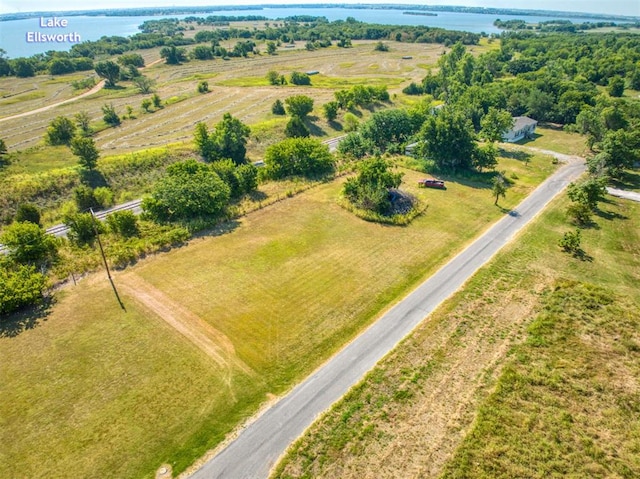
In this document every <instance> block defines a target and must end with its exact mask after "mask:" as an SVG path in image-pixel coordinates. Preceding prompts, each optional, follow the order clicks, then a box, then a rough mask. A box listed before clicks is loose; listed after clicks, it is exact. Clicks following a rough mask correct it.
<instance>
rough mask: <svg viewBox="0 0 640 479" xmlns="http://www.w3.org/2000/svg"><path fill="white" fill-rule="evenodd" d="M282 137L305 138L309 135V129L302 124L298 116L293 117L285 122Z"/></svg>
mask: <svg viewBox="0 0 640 479" xmlns="http://www.w3.org/2000/svg"><path fill="white" fill-rule="evenodd" d="M284 135H285V136H286V137H287V138H307V137H308V136H309V135H311V132H310V131H309V128H307V125H305V124H304V121H302V120H301V119H300V117H298V116H293V117H291V119H290V120H289V121H288V122H287V126H285V128H284Z"/></svg>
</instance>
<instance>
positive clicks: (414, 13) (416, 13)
mask: <svg viewBox="0 0 640 479" xmlns="http://www.w3.org/2000/svg"><path fill="white" fill-rule="evenodd" d="M402 14H403V15H422V16H424V17H437V16H438V14H437V13H433V12H402Z"/></svg>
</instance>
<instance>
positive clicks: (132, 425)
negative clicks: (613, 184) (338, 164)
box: [0, 157, 552, 477]
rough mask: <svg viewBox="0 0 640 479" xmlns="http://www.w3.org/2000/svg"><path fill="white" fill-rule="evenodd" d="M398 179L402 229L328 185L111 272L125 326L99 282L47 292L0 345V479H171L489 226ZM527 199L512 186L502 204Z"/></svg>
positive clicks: (464, 202) (478, 190) (455, 188)
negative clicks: (205, 345) (355, 211)
mask: <svg viewBox="0 0 640 479" xmlns="http://www.w3.org/2000/svg"><path fill="white" fill-rule="evenodd" d="M500 168H501V169H507V171H512V170H513V171H515V170H517V176H518V177H519V179H518V180H517V182H520V183H521V184H522V185H527V184H531V183H532V181H533V180H530V179H528V176H530V177H532V178H533V177H536V178H537V180H536V181H540V179H541V178H542V177H543V176H545V175H546V174H548V172H549V171H551V169H552V166H551V163H550V159H549V158H548V157H534V159H532V161H531V162H530V163H529V165H528V166H527V165H525V164H523V163H522V162H519V161H517V160H505V161H504V164H503V165H501V167H500ZM405 173H406V174H405V181H406V188H407V189H408V190H410V191H412V192H414V193H415V194H417V195H419V196H421V197H422V198H423V199H424V201H426V202H427V204H428V205H429V207H428V209H427V210H426V212H425V214H423V215H422V216H421V217H418V218H417V219H416V220H414V222H413V223H412V224H410V225H409V226H407V227H390V226H381V225H378V224H374V223H367V222H365V221H363V220H360V219H358V218H356V217H355V216H353V215H352V214H350V213H349V212H347V211H345V210H343V209H342V208H341V207H339V206H338V205H337V204H336V199H337V197H338V195H339V193H340V189H341V183H342V181H343V180H337V181H334V182H331V183H327V184H323V185H321V186H318V187H316V188H313V189H310V190H308V191H306V192H304V193H302V194H299V195H297V196H295V197H293V198H289V199H286V200H284V201H281V202H279V203H276V204H274V205H272V206H269V207H267V208H264V209H262V210H260V211H257V212H254V213H251V214H250V215H248V216H246V217H244V218H242V219H241V220H240V221H239V222H238V223H237V224H236V225H234V226H233V227H232V228H231V229H230V231H228V232H227V233H226V234H222V235H217V236H210V237H203V238H200V239H197V240H194V241H193V242H192V244H191V245H189V246H188V247H184V248H180V249H178V250H175V251H172V252H169V253H167V254H162V255H159V256H156V257H153V258H150V259H147V260H144V261H142V262H141V263H140V264H138V265H137V266H134V267H132V268H129V269H127V270H126V271H124V272H121V273H118V274H116V275H115V281H116V283H117V284H121V285H122V284H123V283H125V282H126V283H127V284H128V285H129V288H128V289H126V290H125V289H124V288H123V289H122V296H123V300H124V303H125V305H126V307H127V312H126V313H123V312H121V311H120V310H119V309H118V306H117V303H116V302H115V299H114V298H113V295H112V292H111V290H110V287H109V284H108V282H107V281H106V278H105V277H104V274H102V273H100V274H96V275H94V276H92V277H90V278H88V279H85V280H83V281H81V282H80V283H79V284H78V286H75V287H73V286H69V287H68V288H66V289H65V290H64V291H63V292H61V293H59V294H58V296H59V300H58V302H57V304H55V305H54V306H53V308H52V311H51V313H50V314H49V316H48V317H47V319H46V320H40V321H39V323H38V324H37V326H36V327H35V328H33V329H28V330H26V331H23V332H22V333H20V334H19V335H17V336H16V337H7V335H6V334H4V335H3V337H0V365H1V366H0V368H1V371H0V372H1V373H2V378H3V381H2V383H1V385H0V393H1V394H2V397H3V399H4V400H3V401H2V403H1V404H0V418H1V419H0V421H1V428H0V430H1V432H0V444H1V446H0V457H1V460H0V477H100V476H101V477H149V476H152V475H153V473H154V471H155V470H156V469H157V468H158V467H159V466H160V465H161V464H163V463H170V464H171V465H172V466H173V468H174V471H182V470H184V469H185V468H186V467H188V466H189V465H190V464H191V463H192V462H193V461H194V460H195V459H196V458H198V457H200V456H201V455H202V454H203V453H204V452H205V451H206V450H207V449H209V448H212V447H214V446H215V445H216V444H218V443H219V442H220V441H221V440H222V439H223V437H224V435H225V434H226V433H228V432H229V431H231V430H232V429H233V428H234V426H236V425H237V424H238V423H239V422H240V421H241V419H242V418H243V417H248V416H250V415H251V414H252V413H253V412H255V410H256V409H257V408H258V407H259V406H260V404H262V403H264V401H266V400H267V399H269V398H270V397H271V396H270V395H271V394H281V393H283V392H284V391H285V390H287V389H288V388H290V387H291V386H292V385H293V384H294V383H295V382H296V381H298V380H300V379H301V378H303V377H304V376H306V375H307V374H309V373H310V372H311V371H312V370H313V369H314V368H316V367H317V366H318V365H319V364H321V363H322V362H324V361H325V360H326V359H327V357H328V356H329V355H330V354H331V353H333V352H335V351H336V350H338V349H339V348H341V347H342V346H343V345H344V344H345V343H346V342H347V341H349V340H350V339H351V338H353V337H354V335H355V334H356V333H357V332H358V331H360V330H362V329H363V328H364V327H365V326H366V325H367V324H370V323H371V321H372V320H373V319H374V317H375V316H376V315H377V313H379V312H380V311H381V310H383V309H384V308H386V307H387V306H388V305H389V304H390V303H393V302H395V301H396V300H397V299H399V297H400V296H402V295H403V294H405V293H406V292H408V291H409V290H410V289H411V288H412V287H413V286H415V285H416V284H417V283H418V282H419V281H420V280H421V279H423V278H425V277H426V276H427V275H428V274H430V273H431V272H433V271H434V270H435V269H436V268H438V267H439V266H440V265H442V264H443V263H444V262H445V261H446V259H447V258H449V257H451V256H452V255H453V254H454V253H455V252H456V251H458V250H459V249H460V248H462V247H463V246H464V245H465V244H466V243H467V242H469V241H470V240H471V239H472V238H473V237H474V236H476V235H477V234H478V233H479V232H480V231H482V230H483V229H485V228H487V227H488V226H489V224H490V223H492V222H494V221H495V220H497V219H498V218H499V217H500V216H502V215H503V214H504V213H503V211H502V210H501V209H500V208H497V207H495V206H494V205H493V198H492V196H491V193H490V190H489V189H488V188H487V187H486V185H482V184H475V183H473V182H471V183H470V184H469V186H464V185H462V184H458V183H455V182H450V183H449V184H448V186H449V187H448V189H447V190H446V191H439V190H427V189H420V190H419V189H418V188H416V187H415V185H416V182H417V180H418V179H419V178H421V177H424V175H423V174H421V173H417V172H413V171H409V170H406V171H405ZM508 174H509V173H508ZM530 189H531V186H527V187H525V186H522V187H520V188H513V190H512V191H511V192H510V193H508V194H507V199H506V200H504V201H503V203H504V204H503V205H502V206H503V207H505V208H510V207H512V206H514V205H515V204H516V203H517V202H518V201H519V200H520V199H521V198H522V197H523V196H524V195H525V194H526V192H527V191H530ZM137 278H140V279H141V280H143V281H140V282H139V283H138V284H140V285H142V284H143V283H144V284H145V285H152V287H153V288H155V290H156V292H157V293H158V295H157V297H159V298H161V300H160V301H159V302H160V306H161V307H163V306H166V307H167V308H171V307H172V305H174V304H177V305H179V306H180V307H181V308H184V309H185V310H187V311H188V312H189V313H190V314H191V315H195V316H197V317H199V318H200V319H202V320H203V321H205V322H206V323H208V324H209V325H210V326H212V327H213V328H215V329H216V330H217V331H218V332H219V333H220V334H221V335H224V336H225V337H226V338H228V340H229V341H230V342H231V344H232V345H233V347H234V348H235V355H237V358H238V359H239V360H241V361H242V362H244V363H245V364H246V365H248V366H249V367H250V368H251V370H252V371H251V372H249V373H245V372H241V371H240V370H238V369H227V368H221V367H220V366H219V365H218V363H216V362H215V361H214V360H212V359H211V358H210V357H209V356H207V355H206V354H204V353H203V352H202V351H201V350H200V349H198V348H197V347H196V346H194V345H193V344H192V343H190V342H189V341H188V340H187V339H186V338H185V337H184V336H182V335H181V334H179V333H177V332H176V331H175V330H173V329H172V328H171V327H170V326H169V325H168V324H167V323H166V322H165V321H163V319H162V317H161V316H159V315H157V314H155V313H153V312H151V310H149V309H147V307H145V306H142V305H141V304H140V303H139V302H137V301H134V300H133V297H132V295H135V290H136V284H137V283H136V279H137ZM141 287H142V286H141ZM147 287H148V286H145V288H147ZM162 298H164V299H162Z"/></svg>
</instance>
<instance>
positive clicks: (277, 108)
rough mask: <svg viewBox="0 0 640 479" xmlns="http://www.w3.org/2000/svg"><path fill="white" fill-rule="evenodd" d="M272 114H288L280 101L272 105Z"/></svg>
mask: <svg viewBox="0 0 640 479" xmlns="http://www.w3.org/2000/svg"><path fill="white" fill-rule="evenodd" d="M271 113H273V114H274V115H284V114H285V113H286V111H285V109H284V105H283V104H282V102H281V101H280V100H279V99H278V100H276V101H274V102H273V105H271Z"/></svg>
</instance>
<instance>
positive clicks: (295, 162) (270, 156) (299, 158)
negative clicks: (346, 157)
mask: <svg viewBox="0 0 640 479" xmlns="http://www.w3.org/2000/svg"><path fill="white" fill-rule="evenodd" d="M265 164H266V167H265V169H264V170H263V171H264V175H265V176H266V177H267V178H272V179H279V178H286V177H288V176H307V177H316V176H322V175H326V174H328V173H330V172H332V171H333V169H334V159H333V156H332V155H331V153H330V152H329V147H328V146H327V145H324V144H322V143H321V142H320V141H318V140H316V139H312V138H289V139H287V140H284V141H281V142H280V143H276V144H275V145H271V146H270V147H269V148H267V151H266V154H265Z"/></svg>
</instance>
